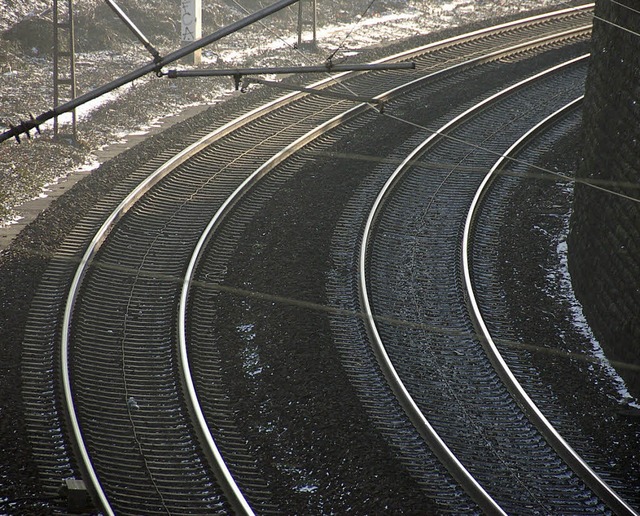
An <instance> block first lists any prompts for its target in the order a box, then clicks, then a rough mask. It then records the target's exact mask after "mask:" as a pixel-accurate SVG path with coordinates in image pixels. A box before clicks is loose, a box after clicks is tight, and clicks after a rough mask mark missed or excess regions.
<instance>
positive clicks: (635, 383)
mask: <svg viewBox="0 0 640 516" xmlns="http://www.w3.org/2000/svg"><path fill="white" fill-rule="evenodd" d="M623 2H626V4H627V5H629V6H631V5H633V6H635V7H634V9H636V10H635V11H634V10H632V9H629V8H625V7H624V6H621V5H619V4H620V3H623ZM638 9H640V6H638V3H637V2H632V1H631V0H621V1H620V2H612V1H610V0H600V1H597V2H596V11H595V18H594V30H593V43H592V57H591V64H590V70H589V75H588V79H587V87H586V96H585V104H584V136H585V146H584V151H583V154H582V155H583V158H582V161H581V163H580V167H579V172H578V176H579V179H578V182H577V183H576V188H575V198H574V206H573V208H574V211H573V215H572V219H571V231H570V235H569V267H570V271H571V276H572V279H573V284H574V288H575V291H576V294H577V296H578V299H579V300H580V302H581V303H582V305H583V308H584V311H585V314H586V316H587V319H588V321H589V323H590V325H591V326H592V328H593V330H594V332H595V334H596V337H597V338H598V339H599V341H600V343H601V344H602V346H603V348H604V350H605V353H606V354H607V356H608V357H609V359H610V360H612V361H614V365H615V366H616V369H617V370H618V372H619V373H620V374H621V375H622V376H623V378H625V380H626V382H627V386H628V387H629V389H630V390H631V391H632V393H633V394H634V395H635V396H636V397H640V203H639V202H637V201H634V200H632V199H640V12H639V11H638ZM605 20H606V21H605ZM625 29H627V30H625ZM599 188H602V189H599ZM629 198H632V199H629ZM617 361H619V362H622V363H624V364H616V363H615V362H617ZM625 364H626V365H625ZM634 366H635V367H634Z"/></svg>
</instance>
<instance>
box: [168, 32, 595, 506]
mask: <svg viewBox="0 0 640 516" xmlns="http://www.w3.org/2000/svg"><path fill="white" fill-rule="evenodd" d="M584 30H586V28H584V27H581V28H579V29H575V30H572V31H567V32H563V33H561V34H557V35H554V36H549V37H544V38H539V39H537V40H534V41H533V42H526V43H521V44H519V45H516V46H514V47H509V48H508V49H502V50H501V51H496V52H492V53H490V54H489V55H487V56H484V57H476V58H473V59H470V60H468V61H465V62H464V63H458V64H456V65H454V66H452V67H449V68H447V69H443V70H439V71H437V72H433V73H432V74H429V75H426V76H423V77H421V78H418V79H415V80H413V81H410V82H409V83H407V84H405V85H402V86H399V87H397V88H393V89H391V90H389V91H387V92H384V93H382V94H379V95H377V96H376V97H374V98H373V100H382V99H385V100H389V99H390V98H391V97H393V96H394V95H399V94H400V93H401V92H402V91H404V90H406V89H410V88H412V87H414V86H415V85H416V84H417V83H419V82H424V81H426V80H427V79H431V78H433V77H434V76H436V75H439V74H442V73H445V72H448V71H451V70H453V69H455V68H458V67H460V66H463V65H467V66H469V65H472V64H477V62H478V61H485V60H489V59H493V58H496V57H498V56H501V55H505V53H511V52H514V51H517V50H521V49H522V48H525V47H527V48H528V47H530V46H536V45H540V44H544V43H546V42H548V41H549V40H551V39H554V38H556V39H557V38H558V37H561V38H564V37H568V36H571V35H574V34H576V33H579V32H581V31H584ZM412 53H413V51H412ZM322 82H323V83H324V82H325V81H322ZM368 107H369V106H368V104H367V103H361V104H359V105H357V106H355V107H352V108H351V109H349V110H347V111H345V112H344V113H342V114H340V115H338V116H336V117H334V118H333V119H331V120H328V121H327V122H325V123H324V124H322V125H320V126H318V127H316V128H315V129H313V130H312V131H310V132H309V133H307V134H305V135H303V136H302V137H300V138H299V139H298V140H296V141H295V142H293V143H291V144H290V145H288V146H287V147H286V148H284V149H283V150H282V151H280V152H279V153H277V154H276V155H274V156H273V157H272V158H270V159H269V160H268V161H266V162H265V163H264V164H263V165H261V166H260V167H259V168H257V169H256V170H255V171H254V172H253V173H252V174H251V175H249V176H248V177H247V178H246V179H245V180H244V181H243V182H242V184H241V185H239V186H238V187H237V188H236V190H235V191H234V192H233V193H232V194H231V195H230V196H229V197H228V198H227V200H226V201H225V202H224V203H223V204H222V206H221V207H220V208H219V209H218V210H217V212H216V213H215V214H214V216H213V217H212V218H211V220H210V221H209V223H208V224H207V227H206V228H205V229H204V231H203V233H202V234H201V236H200V238H199V240H198V243H197V244H196V247H195V248H194V251H193V253H192V255H191V259H190V261H189V265H188V267H187V270H186V273H185V276H184V280H183V285H182V292H181V295H180V303H179V307H178V346H179V358H180V366H181V368H182V371H183V375H182V377H183V378H184V381H185V388H186V390H187V392H188V393H189V403H190V404H191V410H192V413H193V414H194V415H195V418H196V421H197V423H198V430H197V431H198V434H199V435H201V436H202V438H203V440H204V441H205V442H206V443H208V444H209V446H211V447H212V450H216V452H215V453H216V455H217V454H218V453H219V452H217V446H216V445H215V439H214V437H213V436H212V435H211V432H210V430H209V425H208V424H207V422H206V417H205V416H204V412H203V411H202V407H201V405H200V402H199V400H198V394H197V390H196V388H195V385H194V383H193V380H192V376H191V370H190V366H189V358H188V342H187V341H188V339H187V328H186V318H187V310H188V298H189V291H190V289H191V284H192V283H193V276H194V274H195V271H196V268H197V265H198V262H199V260H200V257H201V254H202V251H203V250H204V248H205V247H206V244H207V242H208V241H209V240H210V238H211V236H212V234H213V233H214V231H215V230H216V228H217V227H219V225H220V223H221V222H222V220H223V219H224V217H225V216H226V215H227V214H228V213H229V212H230V210H231V209H232V208H233V206H234V205H235V204H236V203H237V202H238V201H239V200H240V198H241V197H242V196H243V195H244V194H245V193H246V192H247V191H248V190H249V189H250V188H251V187H252V186H253V185H254V184H255V183H257V182H258V181H259V180H260V179H261V178H262V177H264V175H265V174H267V173H268V172H269V171H270V170H272V169H273V168H275V167H276V166H277V165H278V164H280V163H282V162H283V161H284V160H285V159H287V158H288V157H290V156H291V155H293V154H294V153H295V152H296V151H298V150H299V149H300V148H302V147H303V146H304V145H306V144H307V143H309V142H311V141H312V140H314V139H315V138H317V137H319V136H321V135H322V134H324V133H326V132H327V131H329V130H331V129H332V128H334V127H336V126H337V125H339V124H341V123H343V122H345V121H346V120H348V119H350V118H353V117H354V116H357V115H358V114H360V113H361V112H362V111H363V110H365V109H367V108H368ZM396 394H397V393H396ZM407 395H408V393H407ZM416 408H417V407H416ZM423 419H424V418H423ZM420 424H421V425H423V426H424V425H425V424H426V425H429V423H428V421H426V420H424V421H421V422H420ZM429 426H430V425H429ZM431 431H432V432H433V433H435V431H433V429H431ZM438 439H439V437H438ZM442 444H443V443H442ZM455 460H457V459H455ZM460 466H461V465H460ZM227 471H228V470H227ZM476 489H481V488H480V486H479V485H477V487H476ZM482 507H483V510H486V511H487V512H488V513H491V514H504V512H503V511H502V510H501V509H500V508H499V507H498V506H497V504H491V503H487V504H484V505H483V506H482Z"/></svg>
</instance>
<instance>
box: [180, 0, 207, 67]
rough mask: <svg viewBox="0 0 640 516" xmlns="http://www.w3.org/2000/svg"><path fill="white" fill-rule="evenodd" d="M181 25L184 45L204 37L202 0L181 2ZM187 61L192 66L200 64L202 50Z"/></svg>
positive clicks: (184, 0)
mask: <svg viewBox="0 0 640 516" xmlns="http://www.w3.org/2000/svg"><path fill="white" fill-rule="evenodd" d="M180 23H181V27H182V29H181V32H180V34H181V37H180V39H181V40H182V45H187V44H189V43H192V42H194V41H196V40H198V39H200V38H201V37H202V0H180ZM186 60H187V61H188V62H189V63H190V64H196V65H197V64H200V62H201V60H202V54H201V50H196V51H195V52H194V53H193V54H191V56H190V57H187V58H186Z"/></svg>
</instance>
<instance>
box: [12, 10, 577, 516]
mask: <svg viewBox="0 0 640 516" xmlns="http://www.w3.org/2000/svg"><path fill="white" fill-rule="evenodd" d="M572 3H576V4H577V3H578V2H572ZM519 17H520V16H519ZM506 20H507V19H506V18H505V19H500V20H495V19H494V20H489V21H485V22H484V23H482V24H477V25H474V26H465V27H463V28H459V27H458V28H455V29H450V30H446V31H442V32H438V33H435V34H432V35H430V36H428V37H417V38H410V39H407V40H404V41H402V42H399V43H395V44H393V45H388V46H382V45H381V46H379V47H376V48H372V49H370V50H369V51H368V52H366V53H364V52H363V53H362V54H361V57H362V58H363V59H370V60H373V59H376V58H379V57H382V56H384V55H390V54H393V53H395V52H399V51H401V50H403V49H408V48H412V47H415V46H417V45H420V44H426V43H428V42H431V41H437V40H441V39H444V38H447V37H451V36H453V35H455V34H460V33H464V32H468V31H470V30H475V29H478V28H481V27H482V26H488V25H493V24H495V23H498V22H502V21H506ZM272 96H273V94H272V92H269V91H265V90H258V91H255V92H252V93H250V94H248V95H246V96H237V97H232V98H230V99H228V100H227V101H225V102H222V103H219V104H217V105H215V106H213V107H212V108H211V109H210V110H208V111H206V112H204V113H202V114H200V115H198V116H196V117H193V118H192V119H189V120H187V121H185V122H183V123H181V124H178V125H176V126H174V127H172V128H171V129H170V130H168V131H165V132H164V133H162V134H160V135H158V136H155V137H153V138H150V139H148V140H146V141H144V142H142V143H140V144H138V145H137V146H135V147H134V148H132V149H130V150H128V151H125V152H123V153H122V154H120V155H119V156H117V157H116V158H114V159H113V160H111V161H109V162H108V163H105V164H103V165H102V166H101V167H100V168H98V169H97V170H96V171H94V172H93V173H92V174H91V175H89V176H88V177H87V178H86V179H85V180H83V181H82V182H80V183H79V184H77V185H76V186H75V187H74V188H72V189H71V190H69V191H68V192H67V193H66V194H65V195H63V196H62V197H60V198H59V199H58V200H57V201H56V202H54V203H53V204H52V205H51V207H50V208H49V209H47V210H46V211H45V212H43V213H42V214H41V215H40V216H39V217H38V219H37V220H36V221H34V222H33V223H32V224H31V225H29V226H28V227H27V228H26V229H25V230H24V231H22V232H21V233H20V235H18V237H17V238H16V239H15V240H14V241H13V243H12V244H11V245H10V247H9V248H8V249H7V250H6V251H5V252H3V253H2V254H0V299H1V300H2V302H1V303H0V328H2V331H1V334H0V392H2V396H1V397H0V513H6V514H53V513H55V512H58V511H59V505H58V502H57V501H55V500H50V499H47V498H44V496H43V494H42V490H41V487H40V484H39V479H38V473H37V470H36V466H35V463H34V461H33V457H32V454H31V448H30V446H29V442H28V440H27V435H26V427H25V421H24V419H23V414H22V398H21V380H20V364H21V358H20V357H21V342H22V339H23V334H24V328H25V323H26V319H27V316H28V310H29V306H30V303H31V299H32V297H33V294H34V292H35V290H36V288H37V286H38V284H39V281H40V278H41V276H42V274H43V273H44V271H45V269H46V267H47V264H48V261H49V259H50V257H51V256H52V255H53V254H54V253H55V252H56V250H57V249H58V247H59V246H60V244H61V243H62V242H63V240H64V238H65V236H66V235H67V233H68V232H69V231H70V230H71V228H73V227H74V226H75V225H76V224H77V223H78V222H79V221H80V220H81V219H82V218H83V216H84V215H85V214H86V213H88V212H89V211H90V210H91V209H92V207H93V206H94V204H95V202H96V201H97V200H98V199H100V198H101V197H102V196H104V195H105V194H106V193H107V192H109V191H110V190H111V189H112V188H113V187H114V186H115V185H116V184H118V183H119V182H120V181H121V180H123V179H124V178H126V177H127V176H128V175H129V174H130V173H131V172H132V171H133V170H135V168H136V167H137V166H138V165H140V164H142V163H144V162H145V161H147V160H148V159H149V158H150V157H152V156H154V155H155V154H157V152H159V151H160V150H162V149H165V148H166V147H167V146H169V145H175V143H176V140H181V139H184V140H188V137H187V136H185V135H188V134H189V133H190V132H191V130H192V129H194V130H195V128H198V127H200V126H201V125H203V124H204V123H207V122H209V123H211V121H214V120H216V119H219V118H222V117H224V116H228V115H229V114H231V113H237V114H240V113H242V112H244V111H246V110H248V109H249V108H250V107H252V106H256V105H258V104H259V103H261V102H263V101H264V100H266V99H267V98H271V97H272ZM123 103H124V104H126V100H125V101H123ZM122 109H126V105H123V106H122ZM113 116H114V117H115V118H117V117H118V113H113Z"/></svg>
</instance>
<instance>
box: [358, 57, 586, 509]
mask: <svg viewBox="0 0 640 516" xmlns="http://www.w3.org/2000/svg"><path fill="white" fill-rule="evenodd" d="M587 57H588V56H582V57H579V58H576V59H572V60H570V61H568V62H566V63H562V64H560V65H557V66H554V67H552V68H550V69H548V70H545V71H543V72H541V73H538V74H536V75H534V76H532V77H529V78H527V79H525V80H523V81H520V82H518V83H516V84H513V85H512V86H510V87H508V88H505V89H504V90H502V91H500V92H498V93H496V94H494V95H492V96H490V97H488V98H486V99H484V100H482V101H481V102H479V103H478V104H476V105H475V106H472V107H470V108H469V109H467V110H466V111H464V112H463V113H461V114H460V115H458V116H456V117H455V118H453V119H452V120H450V121H449V122H447V123H446V124H445V125H443V126H442V127H441V128H440V129H438V130H437V131H434V132H433V134H431V136H429V137H428V138H427V139H426V140H424V141H423V142H422V143H421V144H420V145H419V146H417V147H416V148H415V149H414V150H413V151H412V152H411V153H410V154H409V155H408V156H407V157H406V158H405V159H404V161H403V162H402V163H401V164H400V165H399V166H398V167H397V168H396V170H395V171H394V172H393V173H392V174H391V175H390V176H389V179H388V180H387V182H386V183H385V184H384V186H383V187H382V189H381V190H380V192H379V194H378V196H377V198H376V200H375V202H374V204H373V206H372V208H371V211H370V213H369V217H368V218H367V222H366V224H365V227H364V230H363V237H362V242H361V246H360V257H359V291H360V300H361V305H362V311H363V313H364V320H365V322H366V324H367V331H368V332H369V336H370V338H371V341H372V342H371V343H372V347H373V350H374V353H375V355H376V358H377V360H378V362H379V364H380V367H381V369H382V371H383V373H384V375H385V377H386V379H387V381H388V382H389V384H390V386H391V388H392V389H393V391H394V393H395V394H396V396H397V397H398V399H399V401H400V403H401V405H402V406H403V408H404V410H405V411H406V413H407V415H408V416H409V418H410V419H411V421H412V422H413V424H414V425H415V427H416V429H417V430H418V432H419V433H420V434H421V435H422V436H423V438H424V439H425V441H427V443H429V445H430V446H431V447H432V449H433V451H434V453H435V454H436V455H437V456H438V458H439V459H440V460H441V461H442V462H443V463H444V464H445V466H446V467H447V469H449V472H450V473H451V474H452V475H453V476H454V478H456V480H458V481H459V482H460V484H461V485H462V486H463V487H464V488H465V489H467V491H468V493H469V495H470V496H471V497H472V498H473V499H474V501H476V503H478V505H479V506H480V508H481V509H482V510H483V511H485V512H487V513H490V514H504V511H503V510H502V508H501V507H500V506H499V505H498V503H497V502H496V501H495V500H493V498H492V497H491V496H490V495H489V494H488V493H487V491H486V490H485V489H484V488H483V487H482V486H481V485H480V484H479V483H478V482H477V480H476V479H475V478H474V477H473V476H472V475H471V473H470V472H469V471H468V470H467V469H466V468H465V466H464V465H463V464H462V463H460V461H459V460H458V458H457V457H456V456H455V454H454V453H453V452H452V451H451V450H450V448H449V447H448V446H447V444H446V443H445V442H444V441H443V440H442V438H441V437H440V436H439V435H438V433H437V432H436V430H435V429H434V428H433V427H432V426H431V424H430V423H429V421H428V420H427V419H426V417H425V416H424V414H423V413H422V411H421V410H420V409H419V407H418V405H417V404H416V402H415V401H414V399H413V397H412V396H411V394H410V393H409V391H408V390H407V388H406V387H405V385H404V383H403V381H402V379H401V378H400V376H399V375H398V373H397V371H396V369H395V367H394V365H393V363H392V361H391V359H390V357H389V355H388V353H387V351H386V348H385V346H384V343H383V342H382V338H381V336H380V333H379V331H378V328H377V324H376V317H375V315H374V314H373V310H372V307H371V302H370V300H369V292H368V288H367V256H368V250H369V248H370V246H371V244H370V240H371V237H372V235H373V229H374V225H375V220H376V219H377V217H378V213H379V210H380V208H381V207H382V205H383V203H384V201H385V199H386V198H387V196H388V195H389V193H390V192H391V190H392V188H393V186H394V185H395V184H396V183H397V181H398V180H399V179H400V178H401V177H402V175H403V174H404V172H405V171H406V170H407V169H408V167H409V166H410V164H411V163H412V162H413V161H414V160H415V159H416V158H417V157H418V156H420V155H421V154H422V153H424V152H425V150H426V149H427V147H429V146H430V145H431V144H432V143H433V142H435V140H436V139H438V138H440V137H441V136H443V134H444V133H445V132H446V131H449V130H451V129H453V128H454V127H456V126H457V125H459V124H460V123H461V122H462V121H463V120H464V119H466V118H469V117H470V116H472V115H473V114H474V113H476V112H477V111H479V110H481V109H483V108H484V107H486V106H487V105H489V104H490V103H492V102H495V101H496V100H497V99H499V98H500V97H503V96H506V95H508V94H510V93H512V92H513V91H515V90H517V89H519V88H522V87H523V86H525V85H527V84H531V83H532V82H535V81H536V80H538V79H539V78H541V77H544V76H546V75H548V74H551V73H553V72H555V71H557V70H559V69H561V68H563V67H567V66H570V65H572V64H574V63H576V62H578V61H580V60H584V59H586V58H587Z"/></svg>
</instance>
